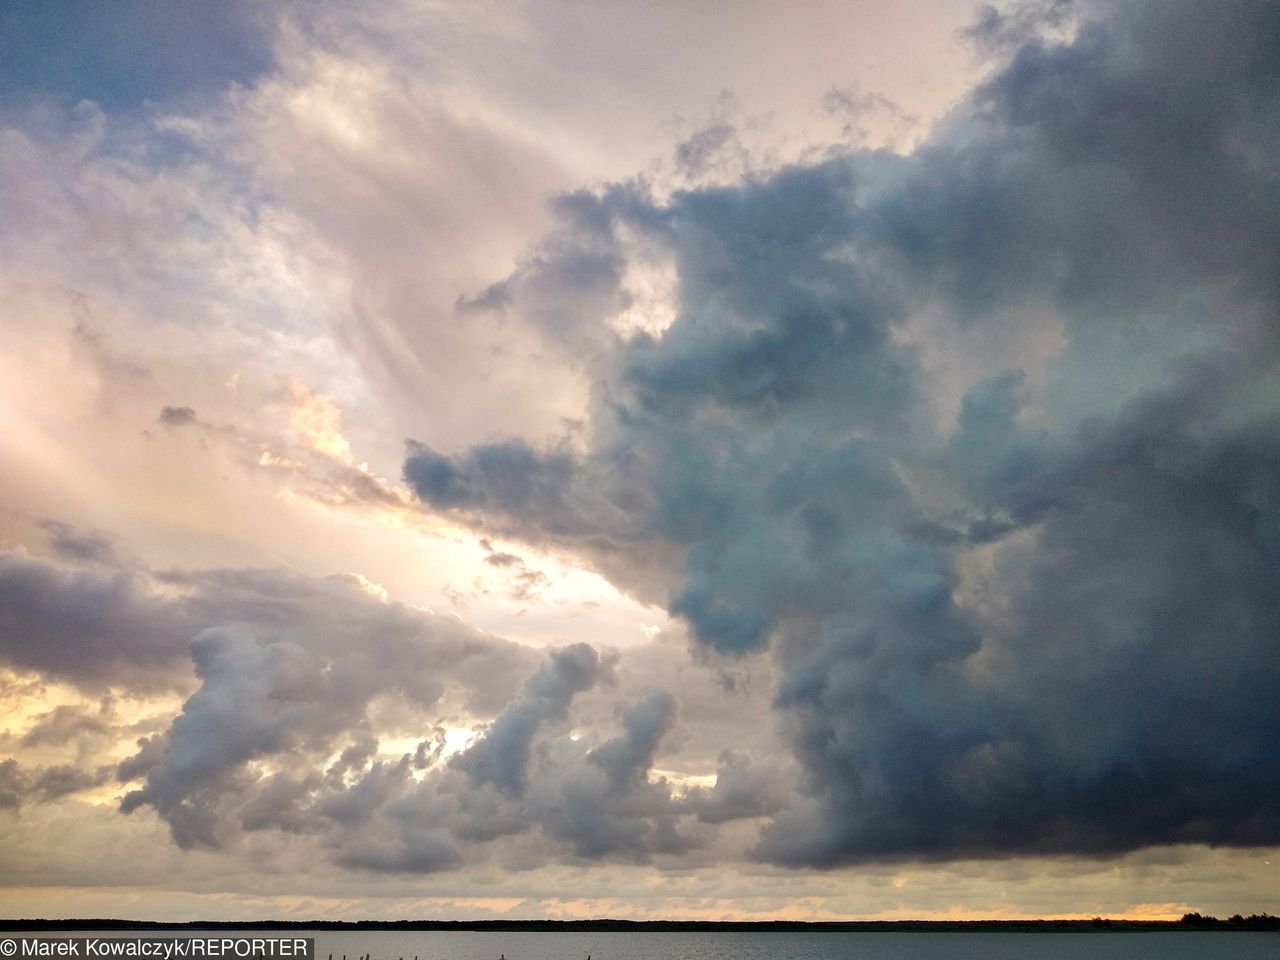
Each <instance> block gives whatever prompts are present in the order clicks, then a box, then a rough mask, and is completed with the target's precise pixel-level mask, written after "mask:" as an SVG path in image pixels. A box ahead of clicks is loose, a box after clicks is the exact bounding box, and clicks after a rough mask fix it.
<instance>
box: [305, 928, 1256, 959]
mask: <svg viewBox="0 0 1280 960" xmlns="http://www.w3.org/2000/svg"><path fill="white" fill-rule="evenodd" d="M306 936H314V937H315V938H316V955H317V960H328V955H329V954H330V953H332V954H333V960H341V958H342V956H343V954H346V957H347V960H356V957H357V956H362V955H363V954H366V953H371V954H372V955H373V958H372V960H399V958H401V957H404V960H413V958H414V957H415V956H416V957H417V958H418V960H498V958H499V957H502V956H505V957H506V960H586V957H587V956H588V955H590V957H591V960H1023V958H1026V960H1113V958H1114V960H1257V958H1270V960H1280V934H1276V933H1245V932H1237V933H1230V932H1228V933H1205V932H1196V931H1188V932H1185V933H1184V932H1182V931H1172V932H1128V933H1015V932H1009V933H996V932H989V931H974V932H963V931H955V932H939V933H925V932H921V933H911V932H901V933H755V932H712V931H708V932H700V933H676V932H670V933H654V932H625V933H579V932H573V933H488V932H486V933H454V932H444V931H426V932H421V933H388V932H378V931H370V932H367V933H326V932H323V931H316V932H314V933H312V932H308V933H307V934H306Z"/></svg>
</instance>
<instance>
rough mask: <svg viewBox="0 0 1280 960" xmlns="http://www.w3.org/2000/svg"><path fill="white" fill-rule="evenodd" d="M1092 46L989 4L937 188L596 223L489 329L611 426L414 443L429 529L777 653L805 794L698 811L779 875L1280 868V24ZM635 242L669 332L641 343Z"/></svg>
mask: <svg viewBox="0 0 1280 960" xmlns="http://www.w3.org/2000/svg"><path fill="white" fill-rule="evenodd" d="M1068 13H1069V10H1068V5H1065V4H1060V3H1056V4H1048V5H1043V4H1042V5H1035V6H1025V7H1023V8H1021V9H1020V10H1019V11H1017V12H1015V13H1013V14H1006V15H1001V14H998V13H995V12H994V11H989V12H987V13H985V14H984V15H983V16H982V17H981V18H980V19H979V22H978V25H977V26H976V27H974V28H973V30H972V31H971V33H972V35H973V37H974V38H975V39H976V40H977V42H978V43H979V45H980V47H981V48H982V49H984V50H985V51H986V52H987V53H988V55H989V56H991V57H993V58H994V59H995V61H996V67H995V69H994V70H993V71H992V73H991V74H990V75H989V76H988V78H987V79H986V80H985V81H983V82H982V84H981V85H980V86H979V88H978V89H977V90H976V91H974V93H973V94H972V95H971V96H970V97H969V98H968V99H967V100H966V101H965V102H964V103H962V104H960V105H959V106H958V107H956V108H955V110H953V112H952V113H951V114H950V115H949V116H948V117H946V118H944V120H943V121H942V122H940V123H939V124H938V126H937V128H936V129H935V131H934V132H933V134H932V135H931V136H930V137H929V138H928V139H927V140H926V141H925V142H924V143H922V144H921V145H920V146H919V147H918V148H917V149H916V150H914V151H913V152H912V153H911V154H910V155H907V156H899V155H894V154H890V153H886V152H874V151H838V152H833V153H829V154H828V155H826V156H825V157H824V158H822V159H821V160H818V161H815V162H808V163H797V164H793V165H790V166H785V167H783V168H781V169H778V170H776V171H774V172H772V173H769V174H760V175H755V176H752V177H748V178H746V179H744V180H741V181H739V182H736V183H732V184H729V185H720V186H709V187H703V188H698V189H690V190H686V191H683V192H676V193H674V194H672V195H670V196H669V197H666V198H658V197H656V196H655V195H654V194H653V193H651V192H650V190H649V189H648V188H647V187H646V186H645V185H644V184H643V183H642V182H631V183H626V184H617V185H612V186H605V187H603V188H601V189H599V190H597V191H594V192H583V193H579V194H575V195H573V196H571V197H566V198H564V199H562V200H561V201H560V202H559V204H558V206H557V210H558V213H559V214H560V216H561V226H560V228H559V229H558V231H557V232H556V233H555V234H554V235H552V236H551V237H549V238H548V239H547V241H546V242H545V244H544V245H543V247H542V248H541V249H540V250H538V251H537V252H536V255H534V256H532V257H531V258H530V259H529V260H528V262H527V263H526V264H525V265H524V266H522V267H521V268H520V269H519V270H517V271H516V272H515V273H514V274H513V275H512V276H511V277H509V278H507V279H506V280H504V281H502V282H501V283H499V284H496V285H495V286H494V287H492V288H491V289H490V290H488V291H485V292H484V293H482V294H481V295H479V296H477V297H476V298H475V299H474V300H471V301H467V308H468V309H502V310H510V311H515V312H519V313H521V314H522V315H524V316H526V317H528V318H530V319H531V321H532V322H534V323H538V324H541V325H543V327H544V328H545V334H546V339H547V341H548V343H550V344H553V345H555V346H556V347H557V348H558V349H560V350H562V351H563V352H564V353H565V355H566V356H568V357H570V358H572V359H573V361H574V362H575V363H577V364H579V365H580V368H581V369H582V370H583V371H584V373H585V374H586V375H587V376H588V377H589V378H590V380H591V382H592V400H591V407H590V411H589V413H590V417H589V422H588V426H587V428H586V431H585V433H584V434H582V435H580V436H577V435H575V436H566V437H555V438H550V439H549V440H548V441H547V443H546V444H545V445H544V446H538V445H536V444H530V443H529V442H527V441H523V440H515V439H512V440H498V441H494V442H490V443H487V444H484V445H481V446H475V447H472V448H469V449H465V450H462V451H458V452H449V451H437V450H433V449H431V448H430V447H427V446H424V445H422V444H413V445H411V447H410V450H409V455H408V458H407V460H406V462H405V467H404V475H405V477H406V479H407V480H408V481H409V482H410V483H411V484H412V486H413V487H414V489H415V490H416V492H417V493H418V495H419V496H420V497H421V499H422V500H423V501H424V502H425V503H427V504H428V505H430V506H432V507H434V508H436V509H438V510H441V511H448V512H451V513H453V514H455V515H456V516H458V517H460V518H462V519H465V520H466V521H468V522H470V523H473V524H474V525H476V526H477V527H480V528H482V529H484V530H486V531H493V532H495V533H500V534H502V535H505V536H510V537H519V538H524V539H526V540H528V541H532V542H542V543H549V544H553V545H556V546H560V547H566V548H569V549H573V550H575V551H577V552H579V553H580V554H581V555H583V556H586V557H589V558H590V559H591V562H592V563H594V564H595V566H596V567H597V569H599V570H600V571H601V572H602V573H604V574H605V575H607V576H608V577H610V578H611V579H612V580H613V581H614V582H615V583H617V584H618V585H619V586H621V587H623V588H625V589H628V590H632V591H634V592H635V593H637V594H638V595H640V596H642V597H644V598H646V599H650V600H657V601H660V602H662V603H665V604H666V606H667V608H668V609H669V610H670V611H671V612H672V613H673V614H676V615H678V616H680V617H682V618H683V619H684V620H685V621H686V622H687V623H688V624H689V626H690V627H691V630H692V634H693V636H694V638H695V642H696V643H697V644H698V645H699V646H700V647H701V648H702V649H704V650H705V651H708V652H709V653H711V654H713V655H726V656H729V657H737V656H746V655H754V654H755V653H757V652H759V651H766V650H767V651H769V655H771V656H773V657H775V658H776V660H777V663H778V664H779V666H780V668H781V671H782V679H781V680H780V682H779V685H778V688H777V690H776V695H775V706H776V708H777V712H778V720H779V723H780V724H781V726H782V728H783V730H784V731H785V734H786V737H787V740H788V743H789V744H790V747H791V749H792V751H793V752H794V755H795V757H796V759H797V760H798V761H799V762H800V765H801V767H802V770H803V783H802V799H801V800H800V801H799V802H796V803H792V804H789V805H784V804H782V803H781V802H762V803H759V804H754V805H753V804H752V803H750V802H748V801H747V800H746V799H744V798H743V797H741V796H738V797H732V798H731V797H729V796H728V790H729V787H728V786H726V788H725V791H724V795H723V797H721V798H720V804H721V805H720V806H719V807H717V806H716V805H715V803H714V801H715V800H716V799H717V798H715V797H714V796H712V795H710V794H709V792H707V791H702V792H695V793H694V794H692V795H691V796H690V798H689V800H688V804H689V805H690V808H691V809H694V810H695V811H697V812H698V813H699V816H700V817H701V818H702V820H704V821H705V822H716V820H717V818H718V817H719V816H721V813H722V812H723V811H724V810H727V809H730V808H731V807H735V806H736V807H737V808H740V809H743V810H746V811H749V813H748V814H746V815H768V816H770V817H771V818H772V819H771V820H770V821H769V822H768V824H767V825H766V826H765V828H764V829H763V831H762V834H761V838H760V841H759V844H758V846H757V847H756V850H755V855H756V856H758V857H760V858H762V859H765V860H769V861H773V862H777V863H782V864H789V865H796V866H800V865H807V866H834V865H838V864H843V863H850V862H857V861H864V860H868V859H882V858H917V857H919V858H949V857H960V856H965V857H968V856H999V855H1012V854H1026V853H1059V852H1064V853H1065V852H1073V853H1089V854H1094V853H1097V854H1101V853H1112V852H1118V851H1123V850H1130V849H1135V848H1140V847H1143V846H1147V845H1152V844H1167V843H1182V842H1198V843H1208V844H1230V845H1249V844H1274V843H1277V842H1280V799H1278V798H1280V706H1278V704H1280V400H1278V398H1280V363H1278V358H1280V353H1278V352H1277V341H1276V333H1277V307H1278V306H1280V288H1278V286H1280V271H1277V269H1276V265H1277V264H1278V263H1280V189H1277V188H1278V187H1280V162H1278V161H1277V159H1276V158H1277V157H1278V156H1280V149H1278V148H1280V127H1277V124H1276V121H1275V118H1276V117H1277V116H1280V96H1278V95H1280V6H1277V5H1276V4H1274V3H1267V2H1261V0H1256V2H1254V0H1230V2H1220V3H1213V4H1201V3H1191V2H1169V0H1160V2H1148V3H1141V4H1129V3H1106V2H1097V3H1083V4H1080V5H1078V7H1077V8H1075V10H1074V16H1075V18H1076V19H1075V21H1074V27H1073V29H1072V33H1071V36H1070V37H1069V39H1065V40H1060V39H1053V38H1052V37H1053V36H1059V35H1061V33H1060V31H1062V30H1063V28H1064V24H1066V23H1067V22H1068V20H1069V17H1068ZM1054 31H1059V32H1058V33H1055V32H1054ZM637 236H639V237H642V238H643V241H644V243H645V244H646V245H647V249H650V250H653V249H657V250H660V251H662V252H663V253H664V254H665V255H666V256H668V257H669V258H670V260H671V261H672V262H673V263H674V265H675V271H676V276H677V278H678V282H677V288H676V289H677V293H676V297H677V303H676V308H677V309H676V318H675V320H674V322H673V323H672V324H671V325H670V327H668V328H667V329H666V330H665V331H663V332H661V333H646V332H635V333H630V334H627V335H624V334H621V333H618V332H615V331H614V330H613V329H612V328H611V327H610V326H609V324H608V323H607V322H606V321H607V319H608V316H609V314H610V312H611V311H612V312H616V311H617V310H619V309H620V308H621V307H623V306H625V302H626V294H625V292H624V286H623V276H624V272H625V270H624V268H625V265H626V263H627V258H628V256H629V252H628V251H630V250H632V249H633V247H632V246H629V244H632V243H634V238H635V237H637ZM922 318H932V320H931V321H930V322H932V323H934V324H935V325H940V326H935V327H934V328H930V329H931V330H934V332H935V333H936V332H937V331H938V330H941V334H940V336H941V338H942V339H941V341H940V342H941V344H942V347H941V348H940V349H941V350H942V351H943V356H942V359H941V361H940V360H939V358H938V356H937V355H936V354H930V352H929V350H928V349H927V348H926V345H925V344H924V343H923V342H922V340H921V339H920V337H918V336H915V335H914V334H913V331H914V330H916V329H917V328H918V324H919V323H921V322H923V321H922ZM1037 332H1039V333H1044V334H1045V335H1046V336H1048V337H1050V339H1052V338H1056V343H1057V344H1058V346H1057V347H1056V348H1055V350H1054V354H1053V356H1052V358H1051V360H1049V361H1048V362H1047V363H1046V364H1042V365H1041V366H1040V367H1037V366H1036V364H1035V363H1033V362H1031V361H1030V360H1025V361H1024V360H1020V359H1019V355H1018V353H1017V351H1016V350H1013V351H1011V352H1010V353H1009V354H1008V359H1007V360H1006V361H1003V362H1002V364H1001V366H999V367H997V368H995V369H992V368H991V366H992V365H991V363H990V359H991V357H990V355H992V352H991V350H985V348H983V347H982V345H983V344H986V345H988V346H989V345H992V344H995V345H1000V344H1002V343H1022V342H1023V340H1024V339H1026V338H1027V337H1028V336H1029V335H1030V334H1033V333H1037ZM1019 338H1022V339H1019ZM952 344H954V345H956V346H955V348H954V350H955V352H954V354H948V353H947V351H948V350H950V349H952V348H951V345H952ZM975 344H976V345H977V346H974V345H975ZM966 345H967V346H966ZM964 349H968V350H969V351H970V352H969V353H968V354H965V353H963V350H964ZM984 350H985V352H984ZM998 356H1004V355H1003V354H998ZM966 363H968V364H969V367H966V366H965V364H966ZM984 363H986V366H985V367H984V366H983V364H984ZM966 369H972V370H979V371H981V372H980V373H978V374H973V375H971V376H970V377H969V379H968V381H966V382H963V383H962V384H961V393H962V394H963V395H962V396H960V397H959V398H958V402H957V403H956V404H955V408H954V409H952V408H950V407H948V405H947V402H946V388H947V386H948V383H949V382H950V381H949V380H948V379H947V378H948V377H952V378H962V377H963V375H964V373H965V370H966ZM957 382H958V381H957ZM644 717H645V714H644V713H640V714H635V715H628V720H627V722H626V724H625V725H626V727H627V729H628V731H629V735H630V736H633V737H636V738H639V736H640V734H639V731H642V730H643V729H644V728H645V727H646V726H648V725H649V721H647V720H645V719H644ZM654 722H656V721H654ZM495 729H496V727H495ZM491 736H492V734H491ZM637 742H638V740H637ZM632 749H636V750H639V749H640V748H639V746H636V747H633V748H632ZM603 750H604V748H601V750H600V751H597V753H596V754H593V757H595V758H596V760H595V762H596V763H599V764H600V765H602V766H603V767H604V768H605V769H606V770H611V769H612V767H611V763H612V762H613V761H614V760H618V759H621V758H623V757H625V756H627V754H626V752H625V751H624V750H623V747H622V746H619V747H618V748H616V750H617V751H618V753H617V756H616V757H614V756H613V755H612V754H609V753H603V752H601V751H603ZM611 757H612V759H611ZM724 764H725V766H726V768H727V769H728V770H729V771H730V772H731V773H732V774H733V776H732V777H731V778H730V779H733V778H736V779H737V780H739V781H741V782H750V778H749V776H748V774H749V767H748V766H747V765H746V764H745V763H742V762H740V761H737V760H735V759H734V758H733V757H732V756H729V757H727V758H726V759H725V761H724ZM717 791H719V787H717Z"/></svg>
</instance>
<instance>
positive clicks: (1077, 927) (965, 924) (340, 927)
mask: <svg viewBox="0 0 1280 960" xmlns="http://www.w3.org/2000/svg"><path fill="white" fill-rule="evenodd" d="M81 930H323V931H327V932H343V931H351V932H357V931H385V932H416V931H424V932H425V931H432V930H436V931H440V930H446V931H447V930H453V931H465V932H475V933H482V932H497V933H508V932H510V933H535V932H540V931H541V932H552V933H554V932H570V931H588V932H597V933H608V932H618V931H637V932H640V931H643V932H650V933H662V932H671V933H693V932H698V931H707V932H712V931H717V932H726V931H743V932H756V933H759V932H766V931H777V932H808V933H858V932H907V931H927V930H932V931H946V930H957V931H963V930H972V931H978V930H986V931H1011V932H1013V931H1021V932H1044V933H1050V932H1052V933H1065V932H1076V933H1097V932H1103V931H1123V930H1133V931H1138V930H1150V931H1161V930H1163V931H1179V930H1181V931H1187V930H1222V931H1232V930H1235V931H1240V930H1269V931H1280V917H1273V916H1270V915H1267V914H1263V915H1261V916H1253V917H1246V918H1240V919H1235V918H1233V919H1231V920H1218V919H1216V918H1214V917H1199V916H1196V915H1191V916H1190V917H1184V918H1183V919H1181V920H1111V919H1105V918H1096V919H1093V920H1053V919H1046V920H838V921H833V920H815V921H804V920H735V921H716V920H611V919H601V920H356V921H340V920H246V921H229V920H220V921H205V920H193V921H183V922H163V921H155V920H110V919H90V920H81V919H75V920H49V919H20V920H3V919H0V931H2V932H5V933H17V932H25V931H30V932H72V931H81Z"/></svg>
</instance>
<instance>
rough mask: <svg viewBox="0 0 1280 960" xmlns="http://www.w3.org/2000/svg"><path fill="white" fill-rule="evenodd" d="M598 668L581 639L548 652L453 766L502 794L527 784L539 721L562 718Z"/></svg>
mask: <svg viewBox="0 0 1280 960" xmlns="http://www.w3.org/2000/svg"><path fill="white" fill-rule="evenodd" d="M599 670H600V660H599V656H598V655H597V654H596V652H595V650H593V649H592V648H591V647H589V646H587V645H586V644H585V643H579V644H575V645H574V646H572V647H567V648H565V649H564V650H558V651H556V652H555V653H553V654H552V655H551V660H550V662H548V663H547V664H546V665H545V666H544V667H542V668H541V669H540V670H539V671H538V672H537V673H535V674H534V675H533V676H531V677H530V678H529V679H528V681H527V682H526V683H525V685H524V689H523V690H522V691H521V694H520V696H519V697H518V698H517V699H516V700H514V701H512V702H511V703H510V704H508V705H507V707H506V708H505V709H504V710H503V711H502V713H501V714H499V715H498V718H497V719H496V720H495V721H494V722H493V726H492V727H491V728H490V729H489V731H488V732H487V733H486V734H485V736H484V737H483V738H482V739H480V740H479V741H478V742H477V743H476V744H475V746H473V747H471V748H470V749H469V750H467V751H466V752H465V753H461V754H459V755H458V756H457V757H456V758H454V760H453V761H452V765H453V766H454V767H456V768H458V769H459V770H464V771H466V772H467V774H468V775H469V776H470V777H471V779H472V780H474V781H475V782H476V783H491V784H493V785H495V786H497V787H498V788H499V789H501V790H503V791H504V792H506V793H510V794H514V795H517V796H518V795H520V794H521V793H523V791H524V788H525V781H526V778H527V768H528V764H529V750H530V748H531V746H532V744H533V738H534V737H535V736H536V735H537V733H538V730H539V728H540V727H542V725H543V724H545V723H547V722H549V721H552V720H560V719H563V718H564V715H565V712H566V711H567V710H568V708H569V703H570V701H571V700H572V699H573V697H574V695H575V694H578V693H581V692H582V691H583V690H586V689H588V688H589V687H591V686H592V685H593V684H594V683H595V682H596V679H597V676H598V673H599Z"/></svg>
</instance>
